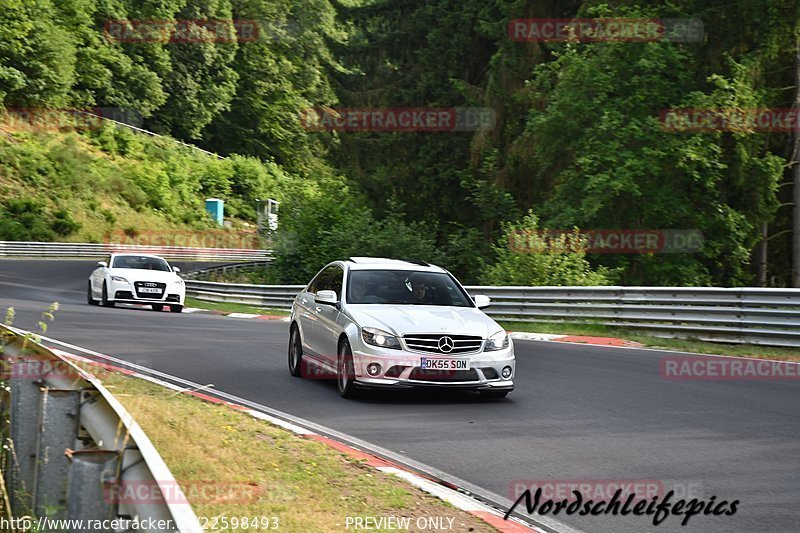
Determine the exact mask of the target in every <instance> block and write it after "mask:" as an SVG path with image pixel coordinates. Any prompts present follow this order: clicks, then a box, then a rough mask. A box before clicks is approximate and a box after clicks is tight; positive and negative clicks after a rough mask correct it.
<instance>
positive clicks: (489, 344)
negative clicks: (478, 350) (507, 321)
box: [483, 330, 508, 352]
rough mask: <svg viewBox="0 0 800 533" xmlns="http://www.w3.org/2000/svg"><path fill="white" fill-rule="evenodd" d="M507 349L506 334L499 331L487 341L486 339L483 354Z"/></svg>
mask: <svg viewBox="0 0 800 533" xmlns="http://www.w3.org/2000/svg"><path fill="white" fill-rule="evenodd" d="M506 348H508V334H507V333H506V332H505V331H503V330H500V331H498V332H497V333H495V334H494V335H492V336H491V337H489V338H488V339H486V348H484V349H483V351H484V352H493V351H495V350H504V349H506Z"/></svg>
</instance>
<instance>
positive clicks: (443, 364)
mask: <svg viewBox="0 0 800 533" xmlns="http://www.w3.org/2000/svg"><path fill="white" fill-rule="evenodd" d="M419 367H420V368H421V369H423V370H469V361H468V360H467V359H431V358H429V357H423V358H421V359H420V365H419Z"/></svg>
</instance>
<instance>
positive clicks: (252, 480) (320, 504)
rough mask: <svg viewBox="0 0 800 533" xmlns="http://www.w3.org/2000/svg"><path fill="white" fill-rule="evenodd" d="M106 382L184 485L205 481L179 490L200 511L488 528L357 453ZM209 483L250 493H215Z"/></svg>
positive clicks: (294, 521) (293, 522) (197, 403)
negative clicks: (436, 520)
mask: <svg viewBox="0 0 800 533" xmlns="http://www.w3.org/2000/svg"><path fill="white" fill-rule="evenodd" d="M287 379H293V378H291V377H289V378H287ZM104 384H105V385H106V387H107V388H108V389H109V390H110V391H111V392H112V393H113V394H114V395H115V396H116V397H117V398H118V399H119V400H120V401H121V402H122V403H123V404H124V405H125V407H126V409H127V410H128V411H129V412H130V413H131V414H132V415H133V416H134V418H135V420H136V421H137V422H138V424H139V425H140V426H141V427H142V429H143V430H144V431H145V433H147V436H148V437H149V438H150V440H151V441H152V442H153V444H154V445H155V447H156V449H158V451H159V454H160V455H161V457H162V458H163V459H164V461H165V462H166V464H167V466H168V467H169V469H170V470H171V471H172V474H173V475H174V476H175V479H176V481H177V482H178V483H179V484H180V485H181V486H190V487H191V486H195V487H197V486H198V485H200V486H206V487H208V491H207V492H206V494H211V495H212V497H211V498H209V497H208V496H205V497H203V496H202V494H203V493H199V492H198V491H194V492H190V491H186V494H187V498H188V499H189V503H190V504H192V508H193V509H194V511H195V513H196V514H197V515H198V516H205V517H228V518H230V517H234V516H237V517H241V516H245V517H253V516H265V517H277V518H278V521H279V526H280V527H279V531H287V532H306V531H344V530H345V527H344V526H345V518H346V517H347V516H373V517H374V516H405V517H411V518H412V523H414V522H415V521H416V518H419V517H423V516H425V517H433V516H438V517H452V518H454V522H453V530H454V531H475V532H483V531H495V529H494V528H492V527H490V526H489V525H488V524H486V523H484V522H482V521H480V520H479V519H477V518H475V517H473V516H472V515H469V514H468V513H466V512H463V511H460V510H458V509H455V508H454V507H452V506H451V505H450V504H448V503H446V502H444V501H442V500H439V499H437V498H434V497H433V496H430V495H428V494H427V493H424V492H422V491H421V490H419V489H417V488H415V487H413V486H411V485H408V484H406V482H404V481H402V480H400V479H398V478H396V477H394V476H391V475H387V474H384V473H382V472H379V471H377V470H374V469H373V468H371V467H368V466H366V465H364V464H363V463H362V462H361V461H360V460H358V459H355V458H352V457H349V456H345V455H343V454H341V453H339V452H338V451H336V450H334V449H333V448H331V447H328V446H326V445H325V444H322V443H319V442H315V441H312V440H309V439H305V438H302V437H300V436H298V435H295V434H294V433H291V432H289V431H286V430H284V429H281V428H279V427H276V426H273V425H271V424H269V423H268V422H265V421H262V420H258V419H255V418H253V417H251V416H249V415H247V414H244V413H241V412H238V411H234V410H233V409H231V408H229V407H225V406H221V405H213V404H210V403H207V402H204V401H201V400H199V399H197V398H194V397H191V396H187V395H183V394H176V393H175V392H174V391H172V390H170V389H167V388H164V387H160V386H157V385H154V384H152V383H149V382H147V381H144V380H140V379H133V378H129V377H126V376H123V375H121V374H110V375H108V376H107V377H106V379H104ZM331 394H334V395H335V392H332V393H331ZM215 486H216V487H220V488H227V491H230V492H231V493H232V494H233V495H235V494H240V495H241V496H248V495H253V496H252V497H250V496H248V497H239V498H236V499H235V500H233V501H232V500H231V499H230V498H229V499H228V500H229V501H227V502H226V501H224V500H222V501H218V500H220V498H216V499H215V498H213V495H214V493H215V490H214V488H215ZM223 493H225V491H223ZM242 530H246V529H241V528H234V527H231V528H229V529H228V528H219V529H215V531H218V532H221V531H232V532H233V531H242ZM250 530H251V531H263V530H264V529H263V528H250ZM273 530H274V529H273Z"/></svg>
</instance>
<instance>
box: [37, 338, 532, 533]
mask: <svg viewBox="0 0 800 533" xmlns="http://www.w3.org/2000/svg"><path fill="white" fill-rule="evenodd" d="M50 350H51V351H53V352H54V353H57V354H58V355H60V356H64V357H66V358H69V359H72V360H75V361H78V362H83V363H87V364H91V365H95V366H98V367H100V368H103V369H104V370H106V371H112V372H119V373H122V374H124V375H126V376H129V377H134V378H139V379H143V380H145V381H149V382H150V383H153V384H156V385H159V386H162V387H165V388H167V389H170V390H173V391H176V392H179V393H183V394H189V395H191V396H195V397H197V398H199V399H201V400H204V401H207V402H210V403H214V404H217V405H224V406H226V407H228V408H230V409H234V410H236V411H239V412H241V413H244V414H247V415H249V416H251V417H253V418H257V419H259V420H264V421H266V422H269V423H270V424H273V425H275V426H278V427H280V428H283V429H285V430H288V431H290V432H292V433H294V434H295V435H298V436H300V437H302V438H305V439H308V440H313V441H316V442H320V443H322V444H325V445H326V446H328V447H330V448H333V449H334V450H336V451H338V452H340V453H342V454H344V455H346V456H348V457H350V458H352V459H355V460H356V461H359V462H361V463H362V464H365V465H367V466H369V467H372V468H374V469H375V470H378V471H380V472H382V473H384V474H388V475H393V476H397V477H399V478H401V479H403V480H404V481H406V482H407V483H410V484H411V485H413V486H415V487H417V488H419V489H420V490H422V491H424V492H427V493H428V494H430V495H432V496H434V497H436V498H439V499H440V500H443V501H445V502H447V503H449V504H450V505H452V506H454V507H456V508H457V509H460V510H461V511H464V512H466V513H469V514H471V515H472V516H474V517H476V518H478V519H479V520H481V521H483V522H485V523H487V524H489V525H490V526H492V527H494V528H495V529H497V530H498V531H501V532H502V533H523V532H528V533H530V532H532V533H543V532H542V531H541V530H540V529H535V528H533V527H531V526H528V525H527V524H523V523H522V522H519V521H517V520H516V519H514V518H513V517H512V518H510V519H508V520H506V519H504V518H503V514H502V513H500V512H499V511H498V510H497V509H495V508H493V507H490V506H489V505H486V504H484V503H482V502H480V501H479V500H476V499H475V498H471V497H469V496H467V495H466V494H463V493H462V492H459V491H458V490H456V488H451V487H448V486H445V485H444V484H442V482H440V481H438V480H436V479H434V478H427V477H425V476H423V475H421V474H418V473H417V472H414V471H411V470H409V469H408V468H405V467H404V466H402V465H400V464H397V463H394V462H392V461H389V460H387V459H384V458H381V457H378V456H376V455H372V454H370V453H367V452H365V451H362V450H359V449H357V448H354V447H352V446H349V445H347V444H345V443H343V442H339V441H337V440H335V439H332V438H330V437H326V436H325V435H320V434H319V433H316V432H314V431H311V430H310V429H306V428H304V427H302V426H300V425H297V424H293V423H291V422H288V421H286V420H282V419H280V418H277V417H274V416H271V415H268V414H266V413H262V412H261V411H257V410H255V409H250V408H248V407H246V406H243V405H239V404H236V403H233V402H229V401H227V400H222V399H219V398H215V397H213V396H210V395H208V394H204V393H202V392H200V391H199V389H192V388H185V387H179V386H178V385H175V384H172V383H169V382H167V381H163V380H161V379H158V378H155V377H153V376H148V375H146V374H142V373H139V372H136V371H135V370H130V369H127V368H122V367H119V366H115V365H110V364H107V363H101V362H98V361H96V360H92V359H88V358H86V357H83V356H80V355H76V354H73V353H70V352H65V351H63V350H59V349H57V348H53V347H51V348H50ZM97 355H102V354H97ZM105 357H108V356H105ZM109 359H112V358H109ZM84 370H85V369H84ZM85 371H86V372H87V373H90V372H89V371H88V370H85ZM212 386H213V385H212Z"/></svg>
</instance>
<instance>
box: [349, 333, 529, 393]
mask: <svg viewBox="0 0 800 533" xmlns="http://www.w3.org/2000/svg"><path fill="white" fill-rule="evenodd" d="M358 344H359V346H357V347H356V346H353V365H354V370H355V384H356V386H358V387H360V388H384V389H386V388H388V389H409V388H417V387H419V388H426V387H428V388H430V387H434V388H448V389H450V388H453V389H467V390H513V389H514V377H515V375H516V360H515V357H514V344H513V341H511V340H510V339H509V346H508V348H506V349H504V350H497V351H491V352H483V351H481V352H478V353H473V354H468V355H457V356H447V355H442V354H427V353H419V352H411V351H407V350H389V349H385V348H378V347H373V346H370V345H367V344H365V343H358ZM432 357H433V358H442V359H466V360H468V361H469V370H466V371H465V370H457V371H454V370H436V371H431V370H422V369H421V368H420V365H421V359H422V358H432ZM373 364H377V365H380V371H379V372H378V373H377V374H375V373H370V372H369V371H368V370H367V369H368V367H369V366H370V365H373ZM505 367H510V368H511V375H510V376H509V377H508V378H507V379H506V378H503V377H502V376H503V375H502V371H503V369H504V368H505Z"/></svg>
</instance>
